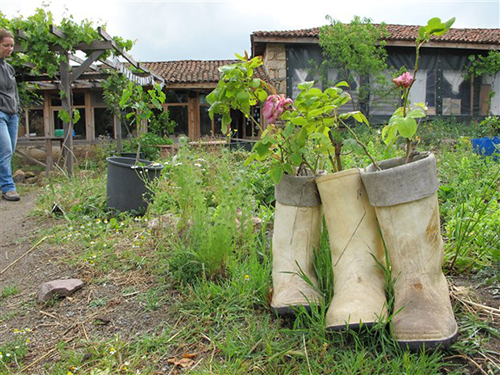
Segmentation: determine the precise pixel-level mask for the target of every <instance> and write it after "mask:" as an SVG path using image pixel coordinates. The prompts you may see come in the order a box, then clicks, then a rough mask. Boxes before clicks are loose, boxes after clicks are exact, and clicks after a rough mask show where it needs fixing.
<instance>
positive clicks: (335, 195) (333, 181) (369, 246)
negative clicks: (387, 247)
mask: <svg viewBox="0 0 500 375" xmlns="http://www.w3.org/2000/svg"><path fill="white" fill-rule="evenodd" d="M316 183H317V185H318V190H319V195H320V197H321V202H322V205H323V213H324V215H325V224H326V228H327V229H328V235H329V239H330V249H331V254H332V269H333V278H334V280H333V299H332V301H331V303H330V306H329V308H328V311H327V313H326V317H325V323H326V329H328V330H343V329H346V326H348V327H349V328H350V329H353V330H358V329H360V327H362V326H365V327H366V326H372V325H373V324H375V323H376V322H378V321H384V320H385V319H386V318H387V316H388V314H387V301H386V297H385V275H384V272H383V270H382V268H381V267H379V266H378V264H385V256H384V246H383V243H382V238H381V237H380V232H379V226H378V223H377V218H376V217H375V210H374V209H373V207H372V206H371V205H370V203H369V202H368V198H367V194H366V191H365V189H364V187H363V184H362V183H361V178H360V173H359V170H358V169H354V168H353V169H348V170H344V171H341V172H336V173H333V174H327V175H324V176H320V177H318V178H316ZM377 263H378V264H377Z"/></svg>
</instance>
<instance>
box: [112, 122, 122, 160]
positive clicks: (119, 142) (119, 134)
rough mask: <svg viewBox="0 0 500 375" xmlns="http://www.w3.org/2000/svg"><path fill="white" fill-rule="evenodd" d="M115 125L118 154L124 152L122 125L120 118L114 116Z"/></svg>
mask: <svg viewBox="0 0 500 375" xmlns="http://www.w3.org/2000/svg"><path fill="white" fill-rule="evenodd" d="M113 119H114V123H115V139H116V148H117V149H118V152H120V153H121V152H123V143H122V123H121V121H120V117H118V116H117V115H114V117H113Z"/></svg>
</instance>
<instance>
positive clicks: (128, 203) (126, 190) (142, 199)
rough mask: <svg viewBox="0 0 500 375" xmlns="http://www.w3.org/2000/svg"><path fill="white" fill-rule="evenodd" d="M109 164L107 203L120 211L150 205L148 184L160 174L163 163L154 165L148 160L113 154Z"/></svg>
mask: <svg viewBox="0 0 500 375" xmlns="http://www.w3.org/2000/svg"><path fill="white" fill-rule="evenodd" d="M106 162H107V164H108V180H107V197H106V205H107V207H109V208H114V209H116V210H118V211H132V210H134V211H143V210H145V209H146V208H147V206H148V200H149V190H148V187H147V184H148V183H149V182H151V181H153V180H154V179H155V178H156V177H159V176H160V173H161V170H162V169H163V166H162V165H153V163H152V162H150V161H147V160H139V162H140V163H141V165H140V166H136V165H135V164H136V163H135V158H125V157H118V156H113V157H109V158H107V159H106Z"/></svg>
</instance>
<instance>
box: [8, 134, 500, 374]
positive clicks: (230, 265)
mask: <svg viewBox="0 0 500 375" xmlns="http://www.w3.org/2000/svg"><path fill="white" fill-rule="evenodd" d="M368 147H369V148H370V149H371V150H372V151H373V153H374V155H376V156H382V155H384V153H386V151H384V150H383V149H382V148H380V147H379V146H378V145H377V144H376V143H374V142H372V143H369V144H368ZM438 156H439V171H440V178H441V180H442V188H441V190H440V192H439V197H440V203H441V208H442V212H441V213H442V217H443V221H444V223H443V230H444V232H443V234H444V237H445V240H446V241H447V255H446V259H447V260H448V262H447V271H448V273H449V274H450V275H454V274H458V273H460V274H463V273H464V272H465V273H468V274H469V275H470V277H471V278H472V277H473V276H474V275H476V274H477V275H480V274H481V273H482V272H483V273H484V272H487V277H484V278H483V279H484V280H486V279H487V278H493V279H492V280H493V281H492V283H493V285H494V283H495V281H494V278H495V275H497V274H498V273H497V271H498V260H499V258H498V245H496V244H495V243H492V242H491V241H490V242H489V243H491V245H492V246H490V247H488V248H486V249H485V248H484V247H482V246H481V244H484V243H486V242H488V241H489V240H488V239H487V238H483V239H482V240H481V239H480V238H479V237H481V236H483V237H485V236H489V234H488V233H490V232H491V233H494V230H495V228H498V224H499V222H500V219H499V218H498V216H496V215H495V214H494V213H490V210H491V212H493V211H494V210H495V209H496V206H494V203H489V202H493V201H495V200H498V198H499V197H498V189H495V188H494V186H493V185H492V183H493V182H495V181H496V182H498V179H497V178H496V177H495V176H497V175H496V173H497V172H496V171H497V169H498V164H495V163H493V162H491V161H489V160H484V159H481V158H478V157H476V156H475V155H473V154H472V153H471V152H470V146H469V145H468V144H467V142H464V143H463V144H460V145H459V147H458V148H453V149H447V150H445V149H440V151H439V153H438ZM243 160H244V157H242V154H241V153H233V154H231V153H228V152H222V153H207V152H203V151H199V150H190V149H187V148H184V149H183V150H181V153H180V154H179V155H178V156H176V157H175V158H173V159H172V158H171V159H168V160H165V161H164V162H165V164H166V167H165V170H164V173H163V178H162V179H161V181H159V183H158V187H157V190H156V196H155V200H154V202H153V203H152V204H151V205H150V206H149V209H148V212H146V214H145V215H144V216H142V217H135V216H133V215H127V214H117V213H116V212H112V211H108V210H106V208H105V176H104V175H103V174H102V173H101V171H100V170H98V169H94V170H90V171H88V172H85V173H81V174H79V173H77V174H76V176H75V178H73V179H71V180H68V179H65V178H64V177H62V178H61V179H59V180H57V179H56V180H54V181H53V183H52V184H51V185H49V186H48V187H47V188H45V189H44V191H43V194H42V196H41V198H40V200H39V202H38V205H37V214H38V215H42V216H43V217H52V218H54V220H55V221H54V226H53V227H52V228H50V229H49V230H48V231H49V232H45V233H43V235H47V234H49V235H51V237H50V238H49V241H50V242H51V244H52V245H54V246H58V247H61V248H63V249H65V251H66V254H68V255H67V257H66V259H65V261H66V262H67V263H68V264H69V265H70V266H71V267H74V268H76V269H79V270H80V272H83V273H84V274H85V275H86V276H87V278H88V279H89V280H90V281H89V282H90V283H91V284H93V285H95V286H100V285H105V284H107V283H113V282H115V283H116V280H132V279H133V280H138V281H137V282H135V283H128V284H127V283H124V284H121V285H122V287H121V289H119V290H120V292H119V295H120V296H122V298H131V299H132V298H133V299H134V301H136V303H137V304H138V305H139V306H140V308H141V311H143V312H145V313H148V314H160V316H161V317H162V319H161V323H160V324H159V325H158V326H157V327H155V328H154V329H153V327H148V328H151V329H152V330H148V331H147V332H146V331H145V332H143V333H141V334H139V335H134V336H130V335H123V336H115V337H108V336H99V335H92V336H90V337H89V338H88V339H87V338H85V337H84V336H81V335H80V336H77V337H76V338H75V340H74V341H70V342H64V340H62V339H61V340H60V342H59V344H58V346H57V347H56V351H57V354H58V356H57V357H55V359H53V360H52V361H47V362H45V364H44V371H45V372H46V373H50V374H55V375H58V374H64V375H67V374H69V373H72V374H78V373H85V374H95V375H97V374H125V373H130V374H136V373H140V374H158V373H166V374H168V373H175V371H177V372H178V373H187V372H189V373H190V374H283V375H284V374H320V373H321V374H404V373H405V374H425V375H428V374H441V373H447V374H463V373H466V372H465V367H467V366H465V364H467V365H470V366H471V367H470V368H472V369H475V370H477V366H475V365H474V364H473V362H471V361H470V359H472V358H476V357H475V356H477V355H479V354H478V353H482V355H485V356H489V357H491V358H493V359H495V358H497V357H495V355H494V354H491V353H488V349H487V348H488V343H489V342H490V341H491V340H492V339H495V338H497V337H498V334H499V333H498V328H495V327H494V326H493V325H492V324H491V322H490V321H488V320H485V319H484V318H482V316H480V315H479V314H474V313H473V312H471V311H470V310H468V309H466V308H464V306H463V305H462V304H460V303H458V302H455V305H454V307H455V309H456V315H457V319H458V321H459V326H460V338H459V340H458V341H457V343H455V344H454V345H453V346H452V347H451V348H450V349H449V350H446V351H429V352H420V353H410V352H407V351H404V350H402V349H400V348H399V347H398V346H397V344H396V343H395V341H394V340H393V338H392V337H391V334H390V332H389V330H388V325H386V324H379V325H376V326H375V327H373V328H371V329H365V330H363V331H361V332H353V331H347V332H335V333H328V332H326V331H325V330H324V314H325V312H326V309H327V307H328V303H329V301H330V300H331V298H332V289H333V288H332V285H333V275H332V270H331V260H330V252H329V244H328V238H327V235H326V232H324V233H323V235H322V240H321V244H320V247H319V249H317V250H316V253H317V255H316V263H315V267H316V272H317V273H318V276H319V277H318V279H319V287H318V288H319V290H320V291H321V293H322V295H323V296H324V301H323V302H322V304H321V305H320V307H319V308H317V309H313V310H312V311H311V312H310V313H308V312H306V311H299V312H298V316H297V318H296V319H282V318H279V317H277V316H275V315H274V314H273V313H272V312H271V311H270V309H269V302H268V301H269V291H270V286H271V280H270V279H271V277H270V275H271V261H272V256H271V249H270V238H271V234H270V232H269V228H268V223H272V217H273V210H274V209H273V206H272V204H271V203H272V183H271V182H270V180H269V179H268V177H267V175H266V173H265V165H251V166H245V165H244V163H243ZM346 160H347V161H346V167H349V166H355V165H366V164H367V160H365V158H364V157H358V156H356V155H355V154H353V155H349V156H347V158H346ZM92 165H100V162H96V163H93V164H92ZM481 187H482V188H483V189H484V192H485V194H486V195H482V194H481V193H479V192H483V190H481ZM471 196H472V197H480V198H481V199H480V201H481V202H482V203H483V204H485V205H487V206H488V211H487V212H488V214H484V215H480V217H477V218H476V219H475V220H476V221H477V222H478V224H476V225H481V226H480V228H481V230H480V231H477V230H475V231H469V234H468V235H465V234H462V235H463V236H466V238H467V241H468V242H465V244H466V245H461V247H459V248H460V249H461V250H457V244H458V243H459V239H458V237H457V235H456V231H457V228H458V227H459V225H463V222H464V219H463V217H464V212H465V211H459V209H460V207H461V205H463V204H464V203H467V202H471ZM54 204H57V206H58V207H59V208H60V210H59V211H58V212H57V213H54V212H52V207H53V206H54ZM490 204H491V207H490V206H489V205H490ZM457 212H458V213H457ZM460 212H462V213H460ZM457 215H458V216H457ZM460 215H462V216H460ZM252 218H259V219H261V220H262V222H261V223H260V227H259V226H255V225H254V221H253V220H252ZM454 231H455V232H454ZM454 233H455V234H454ZM462 233H463V232H462ZM471 233H473V235H472V234H471ZM496 233H498V230H497V232H496ZM472 237H474V239H473V240H472ZM455 256H456V259H457V260H456V262H454V263H453V261H452V259H453V258H454V257H455ZM472 260H474V261H473V262H472V263H471V261H472ZM381 266H385V267H386V270H387V271H389V270H390V268H389V267H387V265H381ZM387 278H388V280H390V275H388V276H387ZM14 291H15V290H14ZM15 292H17V291H15ZM4 294H5V296H4ZM13 294H14V293H13V291H12V290H10V289H7V290H6V287H4V289H3V291H2V294H1V296H2V297H0V299H8V298H9V297H10V296H12V295H13ZM387 294H388V296H389V300H390V297H391V296H392V290H391V288H390V285H389V287H388V290H387ZM108 302H109V300H108V299H106V297H95V298H93V299H91V300H90V301H89V305H90V307H91V308H93V310H96V311H97V310H99V309H100V308H103V307H104V306H105V305H106V304H107V303H108ZM57 303H61V302H57ZM8 319H9V317H4V322H5V321H8ZM16 340H18V341H13V342H11V343H8V344H2V345H1V346H0V351H1V352H2V353H4V354H5V353H11V356H10V357H9V358H12V356H13V355H14V353H15V358H16V360H15V361H13V360H12V359H10V360H9V361H8V362H7V361H5V358H6V357H4V362H2V360H0V374H15V373H24V372H23V370H22V369H23V368H25V367H26V366H29V364H30V363H31V362H32V360H33V357H31V358H30V361H27V360H25V358H26V354H27V353H28V352H29V349H30V348H29V345H28V346H27V345H26V344H25V343H24V344H23V342H21V341H19V338H16ZM20 344H23V345H24V346H19V345H20ZM16 346H19V348H22V349H23V350H20V349H19V348H18V349H19V351H16V350H18V349H15V347H16ZM481 358H482V357H481ZM483 359H484V358H483ZM497 359H498V358H497ZM473 360H474V361H476V363H477V361H478V359H477V358H476V359H473ZM483 363H485V365H484V371H486V373H491V374H493V373H495V371H498V368H495V367H494V364H492V363H494V362H492V361H485V362H483ZM497 363H498V362H497ZM183 366H184V367H183ZM487 366H489V367H487ZM488 371H489V372H488ZM26 373H29V372H26Z"/></svg>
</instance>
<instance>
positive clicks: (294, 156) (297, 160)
mask: <svg viewBox="0 0 500 375" xmlns="http://www.w3.org/2000/svg"><path fill="white" fill-rule="evenodd" d="M290 161H291V162H292V163H293V164H295V165H300V164H301V163H302V155H301V154H300V153H294V154H292V155H290Z"/></svg>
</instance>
